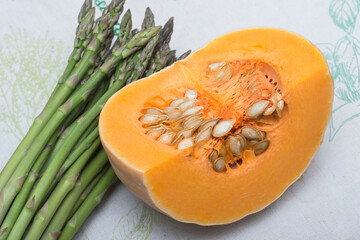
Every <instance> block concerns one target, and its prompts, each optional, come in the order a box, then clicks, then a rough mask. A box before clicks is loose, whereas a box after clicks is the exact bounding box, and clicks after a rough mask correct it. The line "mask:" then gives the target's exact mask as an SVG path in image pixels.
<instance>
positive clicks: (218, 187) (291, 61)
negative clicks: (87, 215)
mask: <svg viewBox="0 0 360 240" xmlns="http://www.w3.org/2000/svg"><path fill="white" fill-rule="evenodd" d="M223 61H226V62H229V63H235V64H239V63H251V62H255V65H256V64H258V65H262V64H265V63H266V64H268V65H270V66H271V67H272V68H274V69H275V71H276V72H277V74H278V77H279V79H280V83H279V85H281V92H282V96H283V97H282V98H283V100H284V101H285V103H286V109H285V111H284V113H283V114H282V116H281V117H280V118H279V119H278V120H276V121H275V122H274V123H273V124H272V125H270V126H268V125H266V124H265V125H264V124H259V128H260V129H263V130H264V131H266V133H267V138H268V139H269V141H270V146H269V148H268V149H267V150H266V151H265V152H264V153H262V154H260V155H257V156H255V155H254V154H252V153H251V152H249V151H245V153H244V157H243V160H242V164H241V165H240V166H239V167H237V168H236V169H231V168H229V167H227V169H226V171H223V172H216V171H214V170H213V168H212V167H211V163H209V160H208V158H207V157H208V156H204V155H205V153H206V151H205V150H200V151H198V152H197V154H190V155H189V152H187V151H183V150H178V149H176V148H175V147H174V146H171V145H166V144H163V143H159V142H158V141H156V140H154V139H153V138H151V137H150V136H147V135H146V134H145V133H146V129H145V128H144V127H143V125H142V123H141V122H140V121H139V118H140V117H141V116H142V112H141V111H142V110H143V109H145V108H147V107H152V106H155V107H165V106H168V105H169V103H170V102H171V101H172V100H173V99H175V98H180V97H182V96H183V94H184V93H185V91H186V90H187V89H195V90H197V91H198V92H199V101H198V103H199V104H202V105H204V110H203V113H204V115H205V116H213V115H217V116H219V117H222V118H225V119H226V118H230V117H233V116H234V115H236V114H237V113H238V112H239V111H240V112H241V111H246V106H243V105H246V104H245V103H244V104H238V102H237V101H236V100H238V99H237V98H236V99H235V100H234V99H232V100H230V98H228V97H226V92H224V89H221V88H219V89H220V90H222V91H223V92H221V94H220V95H216V94H215V95H216V96H217V97H215V100H214V101H215V102H216V101H217V104H218V105H219V106H220V107H214V105H216V104H214V102H213V103H211V101H210V100H209V98H211V96H209V95H207V94H206V87H209V86H206V84H207V83H206V73H205V70H206V68H207V66H208V65H209V64H211V63H215V62H223ZM245 65H246V64H245ZM241 68H245V67H244V66H242V67H241ZM204 79H205V80H204ZM264 84H265V83H264ZM264 84H262V87H261V88H260V89H262V88H264ZM204 86H205V87H204ZM210 87H212V85H211V86H210ZM265 88H266V87H265ZM204 89H205V90H204ZM228 90H229V91H231V89H228ZM235 93H236V92H234V94H235ZM243 93H244V94H246V91H244V92H243ZM210 95H211V94H210ZM212 96H213V95H212ZM221 96H223V97H221ZM240 98H241V96H240V97H239V99H240ZM249 98H251V96H250V95H249ZM332 99H333V81H332V77H331V75H330V73H329V70H328V67H327V64H326V61H325V59H324V57H323V56H322V54H321V53H320V51H319V50H318V49H317V48H316V47H315V46H314V45H312V44H311V43H310V42H309V41H307V40H306V39H304V38H302V37H300V36H298V35H296V34H293V33H289V32H287V31H284V30H278V29H263V28H259V29H248V30H242V31H238V32H233V33H230V34H227V35H225V36H222V37H220V38H218V39H215V40H213V41H212V42H210V43H209V44H208V45H207V46H206V47H205V48H203V49H201V50H199V51H197V52H195V53H194V54H192V55H191V56H190V57H188V58H187V59H186V60H184V61H181V62H177V63H175V64H174V65H172V66H171V67H169V68H167V69H165V70H163V71H161V72H159V73H158V74H155V75H153V76H151V77H148V78H146V79H143V80H141V81H138V82H135V83H133V84H131V85H129V86H127V87H125V88H123V89H122V90H121V91H119V92H118V93H117V94H115V95H114V96H113V97H112V98H111V99H110V100H109V101H108V103H107V104H106V105H105V107H104V108H103V111H102V113H101V116H100V128H99V129H100V137H101V140H102V143H103V146H104V148H105V150H106V152H107V154H108V156H109V159H110V161H111V164H112V166H113V167H114V170H115V172H116V174H117V175H118V177H119V178H120V180H121V181H122V182H123V183H124V184H125V185H126V186H127V187H128V188H129V189H130V190H131V191H132V192H133V193H134V194H136V195H137V196H138V197H140V198H141V199H143V200H144V201H145V202H146V203H148V204H149V205H151V206H152V207H154V208H155V209H157V210H159V211H161V212H163V213H165V214H167V215H169V216H170V217H172V218H174V219H176V220H178V221H182V222H190V223H196V224H199V225H219V224H226V223H231V222H234V221H237V220H239V219H241V218H243V217H244V216H247V215H249V214H251V213H254V212H257V211H259V210H261V209H263V208H265V207H266V206H267V205H269V204H270V203H272V202H273V201H274V200H276V199H277V198H278V197H279V196H281V194H282V193H283V192H284V191H285V190H286V189H287V188H288V187H289V186H290V185H291V184H292V183H293V182H294V181H296V180H297V179H298V178H299V177H300V175H301V174H302V173H303V172H304V170H305V169H306V167H307V166H308V165H309V163H310V161H311V159H312V158H313V157H314V154H315V153H316V151H317V150H318V148H319V146H320V144H321V141H322V138H323V134H324V131H325V129H326V126H327V123H328V121H329V119H330V114H331V107H332ZM209 102H210V103H209ZM236 104H238V105H239V106H238V107H237V108H235V107H234V109H235V111H232V110H231V106H235V105H236ZM224 106H226V107H224ZM247 107H248V106H247ZM234 109H233V110H234ZM240 118H241V117H239V116H237V119H240ZM239 121H240V120H239ZM245 121H247V120H245ZM200 149H201V147H200Z"/></svg>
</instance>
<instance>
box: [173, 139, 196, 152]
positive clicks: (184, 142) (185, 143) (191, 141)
mask: <svg viewBox="0 0 360 240" xmlns="http://www.w3.org/2000/svg"><path fill="white" fill-rule="evenodd" d="M193 145H194V139H193V138H191V137H190V138H185V139H183V140H182V141H181V142H180V143H179V145H178V147H177V148H178V149H180V150H183V149H187V148H190V147H192V146H193Z"/></svg>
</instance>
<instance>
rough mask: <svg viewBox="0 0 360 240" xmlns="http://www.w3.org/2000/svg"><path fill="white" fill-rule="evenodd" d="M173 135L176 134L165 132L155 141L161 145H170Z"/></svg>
mask: <svg viewBox="0 0 360 240" xmlns="http://www.w3.org/2000/svg"><path fill="white" fill-rule="evenodd" d="M175 135H176V134H175V133H174V132H166V133H163V134H162V135H161V136H160V137H159V138H158V139H157V140H158V141H159V142H162V143H166V144H170V143H171V142H172V141H173V139H174V137H175Z"/></svg>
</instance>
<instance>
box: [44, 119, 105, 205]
mask: <svg viewBox="0 0 360 240" xmlns="http://www.w3.org/2000/svg"><path fill="white" fill-rule="evenodd" d="M97 125H98V119H96V120H95V121H93V123H92V124H91V125H90V127H89V128H88V130H89V129H90V131H88V130H87V131H86V132H85V133H84V134H83V136H84V135H85V137H84V139H83V140H82V141H80V140H79V141H78V143H77V145H75V147H74V150H73V152H72V153H71V154H70V155H69V156H68V157H67V159H66V160H65V162H64V164H63V165H62V166H61V168H60V170H59V171H58V173H57V174H56V177H55V179H53V181H52V183H51V185H50V187H48V189H47V194H46V195H47V196H48V195H49V194H51V192H52V191H53V189H54V188H55V186H56V184H57V183H58V182H59V181H60V179H61V177H62V176H63V175H64V173H65V172H66V171H67V170H68V169H69V168H70V167H71V166H72V164H73V163H74V162H75V161H78V158H79V157H80V156H81V154H83V153H84V152H85V151H86V150H87V149H89V148H91V147H92V146H93V145H94V144H96V143H97V138H98V136H99V129H98V128H97ZM45 199H47V197H46V198H45Z"/></svg>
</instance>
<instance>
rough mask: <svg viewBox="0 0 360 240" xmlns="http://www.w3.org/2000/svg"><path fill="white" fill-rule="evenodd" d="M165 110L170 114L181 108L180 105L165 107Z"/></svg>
mask: <svg viewBox="0 0 360 240" xmlns="http://www.w3.org/2000/svg"><path fill="white" fill-rule="evenodd" d="M163 111H164V112H165V113H166V114H169V113H172V112H175V111H181V109H180V108H179V107H165V108H164V109H163Z"/></svg>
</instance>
